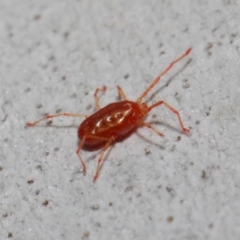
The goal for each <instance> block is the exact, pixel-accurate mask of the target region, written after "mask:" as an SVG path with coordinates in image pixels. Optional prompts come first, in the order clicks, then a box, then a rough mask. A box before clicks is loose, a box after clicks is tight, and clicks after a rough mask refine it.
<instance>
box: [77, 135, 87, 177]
mask: <svg viewBox="0 0 240 240" xmlns="http://www.w3.org/2000/svg"><path fill="white" fill-rule="evenodd" d="M85 139H86V136H84V137H83V139H82V140H81V141H80V143H79V145H78V148H77V151H76V153H77V155H78V158H79V160H80V162H81V164H82V166H83V172H84V173H86V165H85V163H84V161H83V160H82V158H81V156H80V151H81V150H82V147H83V145H84V142H85Z"/></svg>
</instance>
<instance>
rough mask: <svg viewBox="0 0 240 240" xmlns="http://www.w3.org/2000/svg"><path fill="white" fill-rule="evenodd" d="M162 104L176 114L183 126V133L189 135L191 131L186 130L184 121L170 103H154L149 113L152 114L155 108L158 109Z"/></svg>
mask: <svg viewBox="0 0 240 240" xmlns="http://www.w3.org/2000/svg"><path fill="white" fill-rule="evenodd" d="M162 104H163V105H164V106H165V107H167V108H168V109H169V110H170V111H171V112H173V113H174V114H176V115H177V117H178V121H179V123H180V126H181V128H182V131H183V132H184V133H185V134H189V129H188V128H186V127H185V126H184V125H183V121H182V119H181V117H180V114H179V112H178V111H177V110H176V109H175V108H173V107H172V106H170V105H169V104H168V103H166V102H164V101H159V102H156V103H154V104H153V105H152V106H150V107H149V112H150V111H151V110H152V109H153V108H155V107H157V106H160V105H162Z"/></svg>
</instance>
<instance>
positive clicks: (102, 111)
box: [26, 48, 191, 182]
mask: <svg viewBox="0 0 240 240" xmlns="http://www.w3.org/2000/svg"><path fill="white" fill-rule="evenodd" d="M190 52H191V48H189V49H188V50H187V51H186V52H185V53H184V54H182V55H181V56H180V57H179V58H177V59H176V60H174V61H173V62H171V63H170V64H169V65H168V67H167V68H165V69H164V70H163V71H162V72H161V73H160V74H159V75H158V76H157V77H156V79H155V80H154V81H153V82H152V83H151V84H150V86H149V87H148V88H147V89H146V90H145V91H144V92H143V93H142V95H141V96H140V97H139V98H138V99H137V100H136V101H135V102H133V101H129V100H127V98H126V96H125V94H124V92H123V90H122V89H121V87H119V86H117V90H118V94H119V96H120V99H121V101H120V102H114V103H110V104H108V105H107V106H105V107H103V108H101V107H100V104H99V99H98V92H99V91H102V92H105V91H106V87H103V88H97V89H96V91H95V93H94V99H95V103H96V107H97V112H95V113H94V114H92V115H90V116H87V115H84V114H75V113H60V114H53V115H47V116H45V117H44V118H42V119H40V120H38V121H36V122H32V123H27V124H26V125H27V126H28V127H33V126H35V125H36V124H38V123H39V122H41V121H43V120H46V119H51V118H55V117H60V116H68V117H69V116H70V117H85V118H86V119H85V120H84V121H83V122H82V123H81V124H80V126H79V128H78V138H79V145H78V148H77V151H76V153H77V155H78V157H79V159H80V162H81V164H82V167H83V172H84V173H86V165H85V163H84V161H83V160H82V157H81V155H80V152H81V150H82V149H83V148H84V147H86V148H97V147H102V150H101V152H100V156H99V158H98V163H97V169H96V173H95V176H94V178H93V181H94V182H95V181H96V180H97V178H98V176H99V171H100V168H101V163H102V160H103V156H104V153H105V151H106V150H107V149H108V148H109V147H110V146H111V145H112V144H113V143H114V142H116V141H120V140H122V139H124V138H126V137H128V136H129V135H130V134H131V133H132V132H134V131H135V130H136V129H137V128H138V127H147V128H150V129H152V130H153V131H154V132H155V133H157V134H158V135H159V136H164V135H163V134H162V133H161V132H159V131H158V130H157V129H155V128H154V127H153V126H151V125H150V124H149V123H146V122H144V119H145V118H146V116H147V114H148V113H149V112H150V111H151V110H152V109H153V108H155V107H158V106H160V105H163V106H165V107H166V108H168V109H169V110H170V111H171V112H173V113H174V114H175V115H176V116H177V118H178V121H179V123H180V126H181V129H182V131H183V132H184V133H185V134H188V133H189V129H188V128H186V127H185V126H184V124H183V121H182V119H181V117H180V114H179V112H178V111H177V110H176V109H174V108H173V107H172V106H170V105H169V104H168V103H166V102H165V101H158V102H156V103H154V104H152V105H151V106H148V105H147V104H146V103H145V102H142V101H143V99H144V98H145V97H146V95H147V94H148V93H149V92H150V90H151V89H152V88H153V87H154V86H155V85H156V84H157V83H158V82H159V81H160V79H161V77H162V76H164V75H165V74H166V73H167V72H168V71H169V70H170V69H171V68H172V67H173V66H174V65H175V64H176V63H177V62H179V61H180V60H182V59H183V58H184V57H186V56H187V55H188V54H189V53H190Z"/></svg>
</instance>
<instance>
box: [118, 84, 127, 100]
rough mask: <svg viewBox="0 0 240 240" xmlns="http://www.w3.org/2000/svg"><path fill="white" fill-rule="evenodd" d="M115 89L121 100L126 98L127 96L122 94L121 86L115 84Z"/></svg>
mask: <svg viewBox="0 0 240 240" xmlns="http://www.w3.org/2000/svg"><path fill="white" fill-rule="evenodd" d="M117 89H118V94H119V96H120V98H121V100H127V98H126V96H125V94H124V92H123V90H122V88H121V87H119V86H117Z"/></svg>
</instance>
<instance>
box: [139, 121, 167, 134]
mask: <svg viewBox="0 0 240 240" xmlns="http://www.w3.org/2000/svg"><path fill="white" fill-rule="evenodd" d="M139 126H142V127H143V126H144V127H147V128H150V129H152V130H153V131H154V132H155V133H157V134H158V135H159V136H161V137H164V134H162V133H161V132H159V131H158V130H157V129H156V128H154V127H153V126H152V125H150V124H149V123H145V122H141V123H139Z"/></svg>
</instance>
